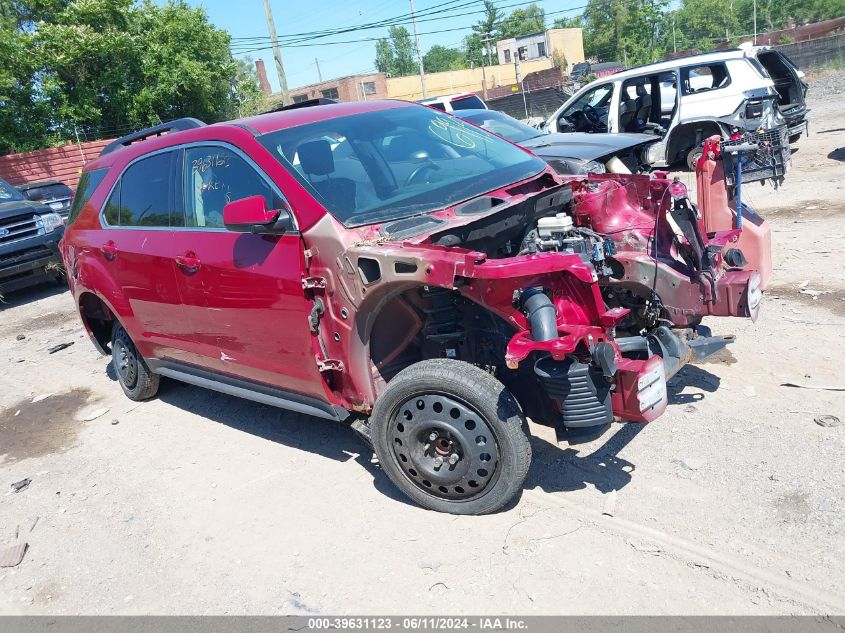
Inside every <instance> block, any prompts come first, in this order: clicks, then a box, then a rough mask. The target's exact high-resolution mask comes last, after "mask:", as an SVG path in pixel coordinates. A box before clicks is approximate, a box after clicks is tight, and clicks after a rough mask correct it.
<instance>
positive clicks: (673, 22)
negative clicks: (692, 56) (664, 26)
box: [672, 11, 678, 53]
mask: <svg viewBox="0 0 845 633" xmlns="http://www.w3.org/2000/svg"><path fill="white" fill-rule="evenodd" d="M672 51H673V52H675V53H677V52H678V42H677V41H676V40H675V12H674V11H672Z"/></svg>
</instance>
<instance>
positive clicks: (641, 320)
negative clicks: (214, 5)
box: [62, 101, 759, 514]
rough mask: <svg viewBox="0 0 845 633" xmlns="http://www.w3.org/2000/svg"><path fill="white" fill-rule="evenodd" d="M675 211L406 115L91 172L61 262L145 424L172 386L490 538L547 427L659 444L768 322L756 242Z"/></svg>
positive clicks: (144, 154)
mask: <svg viewBox="0 0 845 633" xmlns="http://www.w3.org/2000/svg"><path fill="white" fill-rule="evenodd" d="M629 178H630V179H634V180H632V181H627V180H626V179H629ZM595 179H598V180H595ZM672 186H673V183H672V182H670V181H669V180H668V179H666V178H665V177H661V178H650V177H649V176H624V175H615V174H603V175H593V174H591V175H589V176H587V177H586V178H585V177H571V178H569V179H565V178H563V177H561V176H559V175H557V174H555V172H554V171H553V170H552V169H551V168H550V167H549V166H548V165H547V164H546V163H544V162H543V161H542V160H541V159H539V158H538V157H536V156H534V155H532V154H531V153H530V152H528V151H526V150H524V149H521V148H519V147H517V146H516V145H513V144H512V143H509V142H507V141H505V140H504V139H501V138H499V137H497V136H495V135H493V134H490V133H488V132H486V131H484V130H482V129H480V128H478V127H476V126H473V125H470V124H469V123H466V122H464V121H462V120H460V119H458V118H456V117H453V116H450V115H446V114H444V113H441V112H437V111H435V110H432V109H431V108H427V107H421V106H419V105H415V104H412V103H407V102H403V101H371V102H358V103H342V104H334V105H318V106H314V107H307V108H302V107H300V108H294V109H288V110H283V111H280V112H275V113H272V114H265V115H261V116H257V117H252V118H247V119H242V120H238V121H233V122H228V123H220V124H215V125H204V124H203V123H201V122H199V121H197V120H195V119H180V120H178V121H174V122H170V123H166V124H162V125H159V126H155V127H153V128H149V129H146V130H142V131H140V132H137V133H134V134H131V135H129V136H126V137H123V138H121V139H118V140H116V141H114V142H113V143H111V144H110V145H109V146H107V147H106V148H105V149H104V150H103V152H102V154H101V156H100V157H99V158H97V159H96V160H94V161H92V162H91V163H89V164H88V165H86V166H85V168H84V173H83V176H82V181H81V184H80V191H82V190H83V189H84V191H85V194H84V195H83V194H82V193H78V194H77V197H76V199H75V200H74V208H73V212H72V213H71V217H70V220H69V226H68V229H67V232H66V236H65V239H64V241H63V243H62V245H63V246H62V249H63V250H62V253H63V257H64V260H65V263H66V267H67V270H68V273H69V284H70V287H71V290H72V292H73V296H74V299H75V302H76V305H77V306H78V310H79V314H80V316H81V319H82V322H83V324H84V326H85V329H86V331H87V332H88V334H89V336H90V338H91V340H92V342H93V343H94V345H95V346H96V347H97V348H98V349H99V350H100V351H101V352H102V353H111V355H112V364H113V367H114V370H115V373H116V375H117V378H118V382H119V383H120V386H121V388H122V389H123V391H124V393H125V394H126V395H127V396H128V397H129V398H130V399H133V400H144V399H147V398H150V397H152V396H154V395H155V394H156V392H157V390H158V387H159V380H160V377H161V376H165V377H169V378H174V379H178V380H181V381H184V382H187V383H190V384H193V385H199V386H202V387H207V388H210V389H215V390H218V391H221V392H224V393H228V394H233V395H237V396H240V397H244V398H249V399H252V400H255V401H258V402H263V403H265V404H270V405H275V406H279V407H283V408H287V409H291V410H293V411H297V412H301V413H306V414H309V415H312V416H316V417H321V418H327V419H330V420H335V421H339V422H344V423H346V424H349V425H351V427H352V428H353V429H355V430H356V431H357V432H358V433H359V434H360V435H361V437H363V438H365V439H366V441H368V442H370V443H371V444H372V446H373V448H374V450H375V453H376V455H377V457H378V459H379V462H380V464H381V467H382V468H383V469H384V471H385V473H386V474H387V476H388V477H389V478H390V480H391V481H392V482H393V483H394V484H395V485H396V486H397V487H398V488H399V489H400V490H401V491H402V492H403V493H404V494H405V495H407V496H408V497H409V498H410V499H412V500H413V501H415V502H416V503H418V504H420V505H422V506H424V507H426V508H429V509H434V510H439V511H446V512H452V513H457V514H481V513H486V512H493V511H496V510H498V509H500V508H502V507H503V506H504V505H505V504H507V503H508V502H509V500H511V499H512V498H513V497H514V496H515V495H517V494H518V493H519V491H520V490H521V487H522V483H523V480H524V478H525V476H526V474H527V472H528V467H529V464H530V461H531V444H530V441H529V429H528V425H527V423H526V416H530V417H531V418H532V419H533V420H534V421H535V422H537V423H540V424H546V425H551V426H554V427H556V428H558V429H560V430H565V429H578V428H600V427H602V426H606V425H607V424H609V423H610V422H611V421H612V420H614V419H619V420H627V421H633V422H649V421H652V420H654V419H656V418H657V417H659V416H660V415H661V414H662V413H663V412H664V410H665V409H666V406H667V391H666V380H667V376H671V375H672V374H673V373H674V372H676V371H677V370H678V369H679V368H680V367H681V366H683V365H684V364H685V363H687V362H690V361H692V360H694V359H700V358H702V357H704V356H706V355H707V354H708V353H710V352H711V351H713V350H715V349H719V348H721V347H723V346H724V345H725V344H726V343H727V342H728V339H725V338H722V337H714V336H707V335H706V333H705V332H704V331H703V329H702V328H698V321H700V318H701V317H702V316H703V315H706V314H717V315H735V316H743V317H752V318H754V317H756V315H757V312H758V310H759V293H758V292H757V279H758V276H757V274H756V273H755V272H754V271H746V270H742V269H741V266H740V264H741V262H735V264H736V265H734V266H731V267H730V268H728V267H726V266H725V265H724V264H723V256H722V248H723V246H724V245H725V244H728V243H729V241H730V238H731V235H732V234H735V232H734V233H732V232H731V231H727V232H720V233H717V234H715V235H714V236H713V238H712V239H711V238H710V237H709V236H708V237H706V238H705V237H703V236H702V235H701V234H700V233H699V234H697V236H696V235H695V234H694V233H695V228H694V227H692V226H691V227H690V231H691V233H690V235H692V241H690V240H687V239H686V238H684V239H683V240H682V238H681V237H679V235H678V234H677V233H675V232H673V231H674V229H673V228H671V225H670V223H669V221H668V219H667V218H668V216H667V214H670V215H671V214H672V213H675V212H677V214H678V217H679V218H680V221H681V222H682V223H683V222H684V221H689V220H690V217H691V216H690V213H692V211H691V210H690V207H689V206H688V205H687V202H686V198H685V197H684V195H683V192H682V191H679V190H677V187H676V188H675V190H673V189H672ZM673 191H674V193H673ZM649 227H653V228H654V232H651V233H650V232H649ZM599 231H603V233H600V232H599ZM682 235H683V232H682V233H681V236H682ZM696 237H697V238H699V239H696ZM687 242H689V243H687ZM652 245H654V246H658V245H659V248H658V254H659V255H660V257H661V258H664V256H665V258H668V259H671V261H668V259H667V261H662V260H661V261H658V260H657V259H655V258H652V257H651V256H650V255H649V252H650V250H651V247H652ZM700 248H703V249H704V250H703V252H701V253H699V252H698V250H697V249H700ZM677 249H682V250H684V251H685V252H686V253H687V254H688V258H687V259H684V258H682V257H680V256H678V257H676V256H675V255H674V251H675V250H677ZM614 254H615V255H614ZM698 254H700V255H701V257H697V255H698ZM614 257H620V258H621V259H620V260H619V264H618V265H617V264H614V261H615V260H614ZM684 270H686V271H691V272H688V274H687V276H686V277H683V276H682V274H681V272H679V271H684ZM667 275H668V277H667ZM690 275H693V277H691V276H690ZM682 282H683V283H682ZM681 283H682V286H681V287H680V288H678V287H675V286H673V284H681ZM665 284H668V285H669V286H670V288H665V287H664V285H665ZM644 288H647V289H649V292H647V293H646V298H645V302H646V303H645V304H640V303H638V302H637V300H636V299H631V300H630V303H631V307H628V306H627V305H626V303H627V302H628V299H627V297H628V296H629V294H630V295H631V296H633V295H634V294H636V293H635V292H634V291H642V290H643V289H644ZM614 289H616V290H617V291H618V292H615V293H614V292H613V291H614ZM655 291H656V292H657V293H660V292H664V293H665V295H666V297H667V299H668V302H667V303H664V302H661V301H660V300H659V299H658V298H657V296H656V294H655ZM611 294H613V296H611ZM608 301H613V302H615V304H609V303H608ZM667 315H668V318H669V319H673V321H672V323H675V324H679V325H680V326H684V328H685V329H683V328H682V329H673V328H670V327H667V322H666V321H665V320H664V319H665V318H667Z"/></svg>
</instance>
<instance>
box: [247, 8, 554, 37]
mask: <svg viewBox="0 0 845 633" xmlns="http://www.w3.org/2000/svg"><path fill="white" fill-rule="evenodd" d="M465 1H466V0H448V1H447V2H443V3H441V4H436V5H434V6H432V7H429V8H428V9H421V10H419V11H417V15H418V16H429V15H436V14H440V13H446V12H449V11H455V10H459V9H464V8H467V7H469V6H471V5H473V4H478V2H480V1H481V0H471V1H470V2H468V3H465V4H463V5H461V6H451V7H447V5H455V4H457V3H458V2H465ZM541 1H543V0H541ZM444 7H447V8H444ZM410 19H411V14H410V13H403V14H402V15H397V16H394V17H392V18H384V19H383V20H376V21H375V22H365V23H363V24H356V25H352V26H346V27H340V28H335V29H323V30H318V31H304V32H301V33H291V34H289V35H285V36H282V37H283V38H292V39H300V38H309V39H313V38H315V37H325V36H328V35H339V34H342V33H349V32H352V31H361V30H366V29H374V28H383V27H385V26H394V25H397V24H409V23H410ZM266 39H267V37H266V36H264V35H255V36H249V37H233V38H232V40H238V41H240V40H248V41H250V42H253V43H254V42H256V41H261V40H266Z"/></svg>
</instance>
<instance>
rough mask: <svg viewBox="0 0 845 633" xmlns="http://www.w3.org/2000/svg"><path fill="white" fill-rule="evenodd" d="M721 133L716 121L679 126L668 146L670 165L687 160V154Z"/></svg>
mask: <svg viewBox="0 0 845 633" xmlns="http://www.w3.org/2000/svg"><path fill="white" fill-rule="evenodd" d="M721 133H722V128H721V126H720V125H719V124H718V123H716V122H715V121H695V122H693V123H684V124H683V125H679V126H678V127H677V128H675V129H674V130H673V131H672V137H671V138H670V139H669V144H668V146H667V151H666V156H667V157H668V158H669V163H670V164H671V163H675V162H677V161H680V160H683V159H685V158H686V154H687V152H688V151H689V150H691V149H692V148H693V147H695V146H696V145H698V144H700V143H701V142H702V141H703V140H704V139H706V138H707V137H709V136H713V135H714V134H721Z"/></svg>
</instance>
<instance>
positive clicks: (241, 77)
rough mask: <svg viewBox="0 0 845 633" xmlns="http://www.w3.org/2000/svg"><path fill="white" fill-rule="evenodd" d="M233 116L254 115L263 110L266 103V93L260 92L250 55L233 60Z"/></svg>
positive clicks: (267, 101) (267, 100)
mask: <svg viewBox="0 0 845 633" xmlns="http://www.w3.org/2000/svg"><path fill="white" fill-rule="evenodd" d="M232 101H233V104H232V105H233V112H232V116H233V117H245V116H254V115H256V114H261V113H262V112H264V111H265V110H266V109H267V107H268V105H269V99H268V98H267V95H265V94H264V93H263V92H261V87H260V86H259V83H258V71H256V70H255V62H253V60H252V58H251V57H245V58H242V59H236V60H235V81H234V85H233V86H232Z"/></svg>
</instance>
